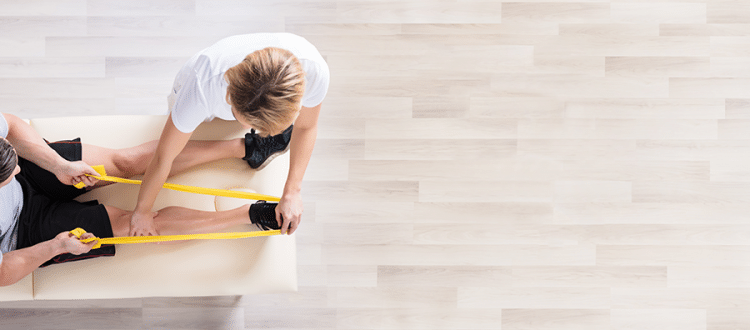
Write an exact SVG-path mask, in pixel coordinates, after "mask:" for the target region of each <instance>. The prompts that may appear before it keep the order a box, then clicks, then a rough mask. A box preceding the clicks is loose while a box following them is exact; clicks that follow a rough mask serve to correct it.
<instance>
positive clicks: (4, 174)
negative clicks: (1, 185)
mask: <svg viewBox="0 0 750 330" xmlns="http://www.w3.org/2000/svg"><path fill="white" fill-rule="evenodd" d="M16 165H18V156H17V155H16V150H15V149H13V146H12V145H10V142H8V140H6V139H4V138H0V182H4V181H5V180H7V179H8V178H9V177H10V176H11V175H12V174H13V171H15V170H16Z"/></svg>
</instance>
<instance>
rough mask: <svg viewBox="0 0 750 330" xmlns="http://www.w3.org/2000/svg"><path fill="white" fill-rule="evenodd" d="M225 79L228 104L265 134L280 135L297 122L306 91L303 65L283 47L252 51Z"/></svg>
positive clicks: (227, 73) (229, 71)
mask: <svg viewBox="0 0 750 330" xmlns="http://www.w3.org/2000/svg"><path fill="white" fill-rule="evenodd" d="M224 79H226V81H227V83H229V86H228V87H227V103H229V104H230V105H231V106H232V107H233V108H234V110H235V111H237V115H240V116H243V118H245V119H246V120H247V121H248V122H249V124H250V126H252V127H253V128H255V129H257V130H259V131H261V132H263V133H265V134H278V133H280V132H281V131H283V130H284V129H286V128H287V127H289V125H291V124H292V122H294V119H295V118H296V116H297V113H298V112H299V110H300V102H301V100H302V95H303V94H304V93H305V71H304V70H303V69H302V64H301V63H300V61H299V60H298V59H297V57H295V56H294V54H292V53H291V52H290V51H288V50H284V49H281V48H275V47H268V48H264V49H261V50H257V51H255V52H252V53H250V54H249V55H247V56H246V57H245V59H244V60H243V61H242V62H241V63H240V64H238V65H236V66H234V67H232V68H230V69H229V70H227V72H226V73H225V74H224Z"/></svg>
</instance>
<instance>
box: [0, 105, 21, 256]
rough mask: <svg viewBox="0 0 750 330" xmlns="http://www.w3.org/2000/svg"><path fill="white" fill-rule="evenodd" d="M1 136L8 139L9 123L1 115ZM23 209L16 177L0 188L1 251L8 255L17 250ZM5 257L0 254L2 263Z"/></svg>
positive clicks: (19, 185)
mask: <svg viewBox="0 0 750 330" xmlns="http://www.w3.org/2000/svg"><path fill="white" fill-rule="evenodd" d="M0 136H2V137H3V138H5V137H8V122H7V121H6V120H5V116H3V115H2V114H0ZM22 208H23V189H21V184H20V183H18V180H16V178H15V177H14V178H13V179H11V181H10V182H9V183H8V184H7V185H5V186H3V187H0V251H1V252H2V253H8V252H10V251H13V250H15V249H16V240H17V239H18V216H19V215H21V209H22ZM2 262H3V256H2V254H0V263H2Z"/></svg>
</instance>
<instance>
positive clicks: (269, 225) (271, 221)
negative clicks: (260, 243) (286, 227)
mask: <svg viewBox="0 0 750 330" xmlns="http://www.w3.org/2000/svg"><path fill="white" fill-rule="evenodd" d="M276 205H279V203H266V201H257V202H255V204H250V211H248V213H249V215H250V222H252V223H254V224H255V225H257V226H258V228H260V229H262V230H274V229H281V226H279V223H278V222H276ZM282 219H283V218H282Z"/></svg>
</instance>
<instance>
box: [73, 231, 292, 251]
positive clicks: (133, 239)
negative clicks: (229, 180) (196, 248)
mask: <svg viewBox="0 0 750 330" xmlns="http://www.w3.org/2000/svg"><path fill="white" fill-rule="evenodd" d="M70 233H71V234H73V235H75V236H76V237H78V238H81V236H82V235H83V234H85V233H86V231H85V230H83V229H81V228H76V229H73V230H71V231H70ZM280 234H281V230H278V229H277V230H264V231H249V232H244V233H212V234H190V235H165V236H127V237H106V238H99V237H93V238H86V239H82V240H81V242H84V243H88V242H91V241H95V240H99V242H98V243H96V245H94V247H93V249H98V248H100V247H101V246H102V244H136V243H155V242H171V241H185V240H193V239H235V238H248V237H258V236H272V235H280Z"/></svg>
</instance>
